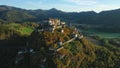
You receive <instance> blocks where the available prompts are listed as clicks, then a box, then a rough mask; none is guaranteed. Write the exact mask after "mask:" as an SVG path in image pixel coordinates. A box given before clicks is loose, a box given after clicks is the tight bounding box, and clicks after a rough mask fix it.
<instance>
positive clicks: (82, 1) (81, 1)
mask: <svg viewBox="0 0 120 68" xmlns="http://www.w3.org/2000/svg"><path fill="white" fill-rule="evenodd" d="M64 1H66V2H71V3H75V4H77V5H93V4H96V3H97V1H96V0H64Z"/></svg>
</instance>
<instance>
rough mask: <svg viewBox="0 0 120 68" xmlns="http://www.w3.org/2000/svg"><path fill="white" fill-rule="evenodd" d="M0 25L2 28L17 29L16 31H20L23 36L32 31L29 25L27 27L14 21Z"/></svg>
mask: <svg viewBox="0 0 120 68" xmlns="http://www.w3.org/2000/svg"><path fill="white" fill-rule="evenodd" d="M0 27H3V28H1V30H2V29H6V30H7V29H11V30H14V31H17V32H18V33H20V35H21V36H24V35H27V36H28V35H30V34H31V33H32V31H33V28H31V27H27V26H22V25H20V24H16V23H11V24H5V25H3V26H0Z"/></svg>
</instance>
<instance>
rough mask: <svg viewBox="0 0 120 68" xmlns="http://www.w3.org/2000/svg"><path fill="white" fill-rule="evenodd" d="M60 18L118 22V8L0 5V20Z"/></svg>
mask: <svg viewBox="0 0 120 68" xmlns="http://www.w3.org/2000/svg"><path fill="white" fill-rule="evenodd" d="M50 17H52V18H60V19H61V20H64V21H66V22H73V23H82V24H106V25H108V24H110V25H111V24H112V25H113V24H114V25H119V24H120V19H119V18H120V9H116V10H111V11H102V12H100V13H96V12H94V11H88V12H79V13H77V12H63V11H60V10H57V9H54V8H53V9H50V10H42V9H38V10H26V9H21V8H16V7H11V6H5V5H1V6H0V22H1V23H4V22H25V21H34V22H40V21H42V20H44V19H46V18H50Z"/></svg>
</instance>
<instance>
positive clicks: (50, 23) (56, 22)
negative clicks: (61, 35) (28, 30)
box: [39, 18, 65, 32]
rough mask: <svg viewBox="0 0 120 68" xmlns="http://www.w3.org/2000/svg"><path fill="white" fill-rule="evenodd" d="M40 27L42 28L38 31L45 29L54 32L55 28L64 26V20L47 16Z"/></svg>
mask: <svg viewBox="0 0 120 68" xmlns="http://www.w3.org/2000/svg"><path fill="white" fill-rule="evenodd" d="M41 27H42V29H39V31H43V30H47V31H51V32H54V30H55V29H59V28H61V29H62V28H64V27H65V22H63V21H61V20H60V19H53V18H49V19H47V20H44V21H43V23H42V24H41ZM61 32H64V30H61Z"/></svg>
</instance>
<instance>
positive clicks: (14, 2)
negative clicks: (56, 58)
mask: <svg viewBox="0 0 120 68" xmlns="http://www.w3.org/2000/svg"><path fill="white" fill-rule="evenodd" d="M0 5H8V6H14V7H19V8H23V9H32V10H35V9H43V10H48V9H51V8H56V9H58V10H62V11H66V12H82V11H95V12H101V11H106V10H113V9H118V8H120V0H0Z"/></svg>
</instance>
